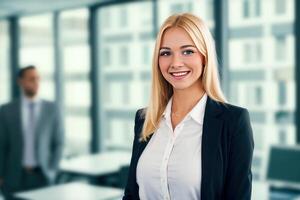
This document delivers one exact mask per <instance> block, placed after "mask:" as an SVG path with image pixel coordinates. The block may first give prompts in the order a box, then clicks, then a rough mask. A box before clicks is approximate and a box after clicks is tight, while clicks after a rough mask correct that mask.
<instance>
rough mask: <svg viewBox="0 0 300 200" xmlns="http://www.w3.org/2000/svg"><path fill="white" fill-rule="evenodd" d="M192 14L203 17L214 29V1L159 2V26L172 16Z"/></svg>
mask: <svg viewBox="0 0 300 200" xmlns="http://www.w3.org/2000/svg"><path fill="white" fill-rule="evenodd" d="M182 12H191V13H193V14H195V15H197V16H199V17H201V18H202V19H203V20H204V21H205V22H206V23H207V24H208V25H209V26H210V28H212V24H211V23H212V20H213V18H212V17H211V16H213V1H212V0H202V1H198V0H186V1H181V0H172V1H158V15H159V16H158V20H159V24H158V25H159V26H160V25H161V24H162V22H163V21H164V20H165V19H166V18H167V17H168V16H169V15H171V14H175V13H182Z"/></svg>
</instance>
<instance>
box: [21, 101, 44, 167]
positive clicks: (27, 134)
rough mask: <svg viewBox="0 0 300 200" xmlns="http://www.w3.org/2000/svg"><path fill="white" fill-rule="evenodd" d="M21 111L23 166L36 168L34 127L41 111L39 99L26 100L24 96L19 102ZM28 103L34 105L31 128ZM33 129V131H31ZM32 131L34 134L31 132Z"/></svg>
mask: <svg viewBox="0 0 300 200" xmlns="http://www.w3.org/2000/svg"><path fill="white" fill-rule="evenodd" d="M21 102H22V103H21V109H22V130H23V144H24V145H23V166H25V167H35V166H37V160H36V145H35V141H36V132H35V129H36V125H37V121H38V118H39V114H40V111H41V104H42V101H41V100H40V99H39V98H35V99H28V98H26V97H25V96H24V95H23V96H22V100H21ZM30 103H34V104H35V106H34V116H33V117H34V121H35V123H34V124H33V126H34V127H30V126H32V124H30V123H31V121H30V120H31V119H30V117H31V116H30V108H29V105H30ZM32 128H33V130H32ZM32 131H34V132H32Z"/></svg>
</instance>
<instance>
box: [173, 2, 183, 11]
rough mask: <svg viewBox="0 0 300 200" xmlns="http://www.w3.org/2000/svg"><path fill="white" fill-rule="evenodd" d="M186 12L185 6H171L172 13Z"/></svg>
mask: <svg viewBox="0 0 300 200" xmlns="http://www.w3.org/2000/svg"><path fill="white" fill-rule="evenodd" d="M183 11H184V4H182V3H176V4H173V5H171V8H170V13H181V12H183Z"/></svg>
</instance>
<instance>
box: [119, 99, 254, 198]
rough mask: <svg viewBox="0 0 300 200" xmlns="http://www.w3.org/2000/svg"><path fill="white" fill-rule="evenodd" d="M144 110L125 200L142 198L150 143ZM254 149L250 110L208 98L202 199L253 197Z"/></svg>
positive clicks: (139, 117)
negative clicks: (144, 135) (143, 160)
mask: <svg viewBox="0 0 300 200" xmlns="http://www.w3.org/2000/svg"><path fill="white" fill-rule="evenodd" d="M141 112H142V110H138V111H137V113H136V116H135V127H134V132H135V136H134V142H133V150H132V158H131V163H130V168H129V174H128V182H127V186H126V188H125V193H124V197H123V200H138V199H139V188H138V185H137V182H136V167H137V163H138V160H139V157H140V156H141V154H142V152H143V150H144V149H145V147H146V145H147V143H148V142H149V140H150V139H151V138H150V139H149V140H148V141H147V142H140V141H139V138H140V134H141V130H142V127H143V124H144V120H145V119H144V116H143V115H142V113H141ZM253 149H254V142H253V135H252V129H251V125H250V119H249V113H248V111H247V110H246V109H244V108H240V107H237V106H233V105H229V104H221V103H218V102H216V101H214V100H212V99H211V98H209V97H208V98H207V103H206V108H205V115H204V122H203V135H202V181H201V200H216V199H218V200H219V199H220V200H227V199H228V200H235V199H236V200H250V199H251V182H252V173H251V162H252V155H253Z"/></svg>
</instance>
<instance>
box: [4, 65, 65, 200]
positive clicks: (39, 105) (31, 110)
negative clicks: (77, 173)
mask: <svg viewBox="0 0 300 200" xmlns="http://www.w3.org/2000/svg"><path fill="white" fill-rule="evenodd" d="M18 83H19V86H20V88H21V91H22V95H21V97H20V98H19V99H17V100H16V101H13V102H11V103H8V104H6V105H3V106H2V107H0V188H1V190H2V192H3V194H4V196H5V197H6V198H8V199H9V198H11V197H12V193H14V192H16V191H24V190H31V189H35V188H39V187H43V186H46V185H48V184H50V183H53V181H54V179H55V175H56V172H57V169H58V165H59V161H60V158H61V153H62V149H63V138H64V137H63V136H64V132H63V126H62V119H61V116H60V112H59V109H58V108H57V106H56V105H55V104H54V103H52V102H49V101H45V100H42V99H40V98H38V95H37V94H38V90H39V84H40V77H39V73H38V71H37V69H36V68H35V67H34V66H28V67H25V68H23V69H21V70H20V71H19V74H18Z"/></svg>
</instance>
